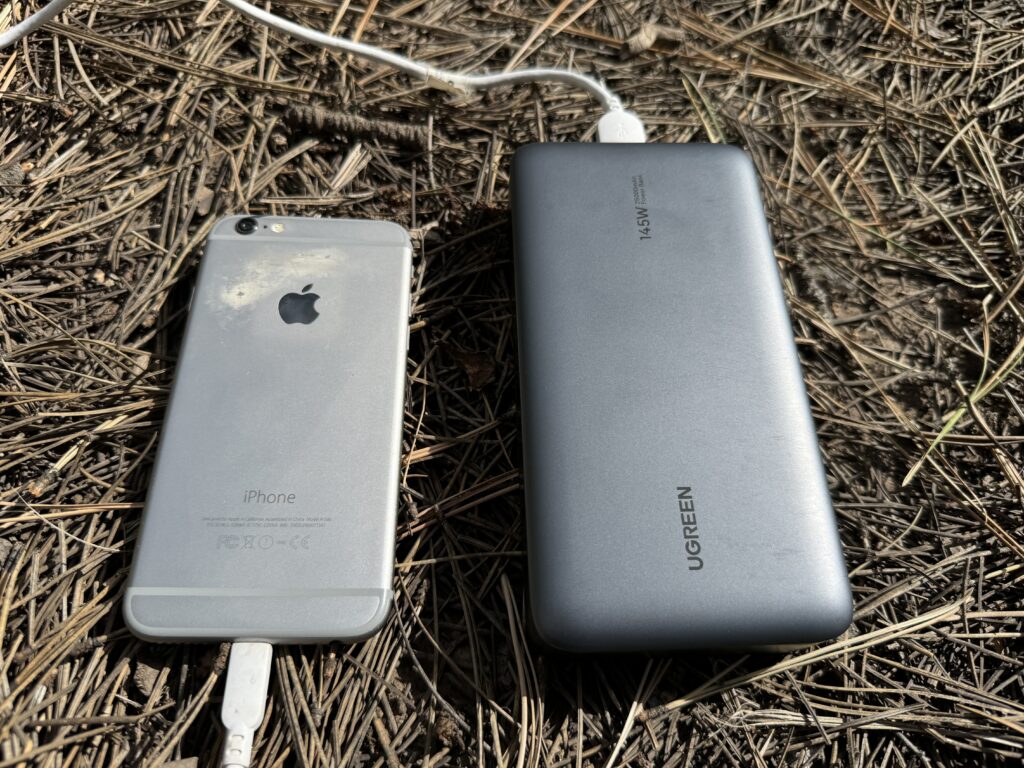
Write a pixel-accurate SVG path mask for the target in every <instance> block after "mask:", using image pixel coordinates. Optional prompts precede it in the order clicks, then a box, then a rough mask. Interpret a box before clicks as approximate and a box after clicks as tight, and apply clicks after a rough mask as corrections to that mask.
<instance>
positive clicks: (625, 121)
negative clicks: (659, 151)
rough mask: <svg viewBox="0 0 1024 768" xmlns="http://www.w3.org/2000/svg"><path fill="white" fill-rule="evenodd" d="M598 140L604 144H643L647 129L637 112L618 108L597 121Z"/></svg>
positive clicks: (645, 139)
mask: <svg viewBox="0 0 1024 768" xmlns="http://www.w3.org/2000/svg"><path fill="white" fill-rule="evenodd" d="M597 140H598V141H599V142H601V143H602V144H643V143H644V142H646V141H647V131H646V130H645V128H644V124H643V121H642V120H640V118H639V117H637V115H636V113H635V112H630V111H628V110H625V109H616V110H613V111H611V112H605V113H604V114H603V115H602V116H601V119H600V120H598V121H597Z"/></svg>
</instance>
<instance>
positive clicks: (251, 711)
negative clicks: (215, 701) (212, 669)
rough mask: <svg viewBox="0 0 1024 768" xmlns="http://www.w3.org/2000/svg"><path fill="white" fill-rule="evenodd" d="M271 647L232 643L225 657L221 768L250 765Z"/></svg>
mask: <svg viewBox="0 0 1024 768" xmlns="http://www.w3.org/2000/svg"><path fill="white" fill-rule="evenodd" d="M273 659H274V646H272V645H271V644H270V643H234V644H233V645H232V646H231V656H230V657H229V658H228V679H227V682H226V684H225V686H224V702H223V703H222V704H221V707H220V719H221V721H222V722H223V723H224V731H225V733H224V754H223V756H222V759H221V766H222V767H223V768H249V765H250V763H251V762H252V742H253V738H254V737H255V736H256V730H257V729H258V728H259V727H260V723H262V722H263V715H264V713H265V712H266V709H267V688H268V687H269V686H270V663H271V662H272V661H273Z"/></svg>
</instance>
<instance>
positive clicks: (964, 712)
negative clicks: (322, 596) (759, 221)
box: [0, 0, 1024, 768]
mask: <svg viewBox="0 0 1024 768" xmlns="http://www.w3.org/2000/svg"><path fill="white" fill-rule="evenodd" d="M14 5H15V6H17V7H18V9H19V11H18V12H19V14H20V13H21V10H20V9H21V8H22V7H23V6H24V3H23V2H21V1H20V0H16V2H15V3H14ZM283 5H284V4H283V3H276V4H275V6H283ZM9 8H10V4H9V3H5V4H3V5H2V6H0V24H3V23H4V21H3V19H4V18H5V14H7V13H9V10H8V9H9ZM283 10H284V11H285V12H286V13H287V15H289V16H292V17H295V18H301V19H304V20H305V21H307V22H308V23H309V24H310V25H312V26H316V27H319V28H328V27H332V26H333V27H334V28H336V29H339V30H345V31H347V32H349V33H359V34H362V35H363V37H364V38H365V39H367V40H372V41H381V42H384V43H386V44H387V45H388V46H389V47H392V48H395V49H397V50H402V51H407V52H412V53H415V54H416V55H417V56H419V57H422V58H426V59H430V60H431V61H434V62H437V63H444V64H446V65H448V66H451V67H454V68H462V69H467V70H469V69H484V68H490V69H500V68H502V67H504V66H506V65H507V64H508V63H510V62H518V63H521V64H534V63H544V64H550V65H556V64H557V65H563V66H568V65H572V66H574V67H576V68H578V69H580V70H581V71H585V72H590V71H596V72H601V73H603V74H604V76H605V77H606V78H607V80H608V81H609V82H610V83H611V85H612V86H613V87H615V88H616V89H617V90H618V91H619V93H620V94H621V95H622V96H623V97H624V98H625V100H626V101H627V103H629V104H631V105H632V106H634V108H635V109H636V110H637V111H639V112H640V113H641V114H642V115H643V116H644V117H645V119H646V120H647V122H648V125H649V127H650V128H651V129H652V132H653V134H654V138H655V139H656V140H658V141H707V140H712V141H729V142H738V143H741V144H743V145H744V146H745V147H746V148H748V149H749V150H750V152H751V153H752V155H753V157H754V158H755V161H756V163H757V165H758V167H759V169H760V171H761V174H762V176H763V180H764V193H765V198H766V201H767V205H768V210H769V215H770V217H771V224H772V229H773V232H774V235H775V237H776V241H777V245H778V249H777V250H778V256H779V261H780V266H781V269H782V272H783V275H784V279H785V284H786V289H787V293H788V295H789V298H790V302H791V306H792V310H793V319H794V324H795V328H796V331H797V335H798V337H799V341H800V349H801V354H802V357H803V362H804V365H805V370H806V374H807V382H808V385H809V388H810V392H811V397H812V400H813V405H814V413H815V416H816V419H817V423H818V427H819V433H820V436H821V443H822V448H823V450H824V453H825V456H826V459H827V466H828V471H829V477H830V480H831V484H832V490H833V496H834V499H835V503H836V508H837V512H838V515H839V522H840V526H841V528H842V535H843V540H844V543H845V546H846V554H847V560H848V563H849V567H850V571H851V578H852V582H853V586H854V590H855V596H856V601H857V611H856V622H855V625H854V627H853V629H851V631H850V632H849V633H848V634H847V635H846V636H844V637H843V638H841V639H840V640H838V641H837V642H834V643H830V644H826V645H823V646H822V647H819V648H816V649H813V650H807V651H801V652H797V653H792V654H790V655H788V656H784V657H770V656H753V655H751V656H738V655H730V654H724V653H723V654H719V653H699V654H686V655H679V656H673V657H659V658H651V659H648V658H643V657H630V658H584V659H573V658H563V657H558V656H553V655H551V654H548V653H545V652H544V650H543V649H542V648H540V647H538V646H537V645H536V644H534V643H533V642H532V641H530V640H529V639H527V638H526V637H525V636H524V630H523V625H524V620H525V619H524V600H523V595H524V575H525V567H526V561H525V555H524V552H523V547H524V537H523V517H522V495H521V490H520V489H521V482H522V479H521V471H520V458H519V417H518V411H517V403H518V397H517V380H516V349H515V333H514V322H513V318H514V304H513V294H512V287H511V286H512V270H511V265H510V245H509V237H510V235H509V227H508V213H507V181H508V157H509V153H510V152H511V151H512V150H513V149H514V148H515V147H516V146H517V145H519V144H521V143H523V142H526V141H529V140H535V139H538V138H543V139H548V140H576V139H585V138H588V137H589V131H590V126H591V125H592V122H593V118H594V114H595V111H594V105H593V104H592V103H591V102H589V101H588V99H587V98H586V97H584V96H581V95H580V94H578V93H574V92H569V91H566V90H564V89H560V88H543V89H535V88H529V87H524V88H519V89H516V90H514V91H502V92H499V93H495V94H491V95H488V96H484V97H481V98H472V99H467V98H455V99H454V100H452V98H451V97H448V96H446V95H444V94H438V93H437V92H431V91H427V90H425V89H424V88H423V87H422V86H421V85H420V84H418V83H413V82H410V81H409V80H408V79H406V78H404V77H402V76H398V75H395V74H393V73H390V72H387V71H382V70H380V69H379V68H377V67H372V66H366V65H364V64H363V63H362V62H360V61H355V60H349V59H347V58H346V57H344V56H335V55H329V54H326V53H323V52H320V51H317V50H311V49H310V48H308V47H306V46H303V45H297V44H294V43H292V42H291V41H288V40H284V39H282V38H280V37H279V36H277V35H272V34H267V33H266V32H265V31H263V30H256V29H253V28H252V27H251V26H250V25H249V24H248V23H246V22H243V21H240V20H239V18H238V17H236V16H234V15H232V14H230V13H228V12H226V11H225V10H224V9H222V8H221V7H219V6H218V5H217V4H216V3H214V2H212V0H211V1H210V2H206V3H203V2H201V1H200V0H160V1H159V2H150V3H145V4H142V3H131V2H127V1H126V0H111V1H110V2H104V3H98V2H91V3H90V2H89V0H82V2H80V3H79V4H78V5H77V6H75V7H74V10H73V12H72V13H70V14H66V15H65V16H64V18H63V19H62V21H61V22H60V23H54V24H51V25H50V26H49V27H48V29H47V31H46V32H44V33H42V34H39V35H37V36H35V37H34V38H33V39H32V40H31V41H30V42H28V43H27V44H24V45H21V46H19V48H18V49H17V50H16V51H15V52H14V53H13V54H12V53H4V54H0V166H3V168H2V169H0V177H2V178H0V185H2V186H0V313H2V325H0V334H2V336H0V343H2V368H0V389H2V390H3V398H4V400H3V410H2V414H3V420H2V424H0V484H2V488H3V490H2V493H0V505H2V506H0V527H2V531H3V538H2V539H0V563H2V564H3V565H2V569H3V570H2V575H0V638H2V646H0V766H9V765H18V764H32V763H35V764H39V765H43V766H54V767H56V766H104V767H105V766H114V765H142V764H147V765H153V764H161V763H164V764H169V763H171V762H173V761H177V762H174V764H175V765H177V766H179V767H183V766H194V765H213V762H212V760H211V756H212V755H213V754H214V753H215V750H216V747H217V745H218V740H219V731H218V728H217V727H215V725H214V723H215V721H216V708H217V703H218V695H219V689H218V686H219V684H220V682H221V678H222V677H223V662H224V650H223V649H218V648H217V647H215V646H201V645H197V646H186V645H168V646H153V645H146V644H143V643H140V642H139V641H137V640H135V639H133V638H132V637H131V636H130V635H129V634H128V633H127V631H126V630H125V627H124V624H123V622H122V619H121V615H120V610H119V602H118V601H119V596H120V592H121V589H122V587H123V584H124V577H125V573H126V569H127V566H128V563H129V561H130V557H131V552H132V544H133V540H134V537H135V534H136V531H137V527H138V522H139V509H140V506H141V503H142V501H143V499H144V497H145V492H146V481H147V475H148V472H149V468H150V464H151V462H152V458H153V452H154V445H155V444H156V441H157V437H158V433H159V427H160V421H161V418H162V416H163V412H164V410H163V409H164V404H165V402H166V396H167V386H168V383H169V381H170V379H171V374H172V371H173V367H174V360H175V351H176V348H177V344H178V340H179V339H180V336H181V330H182V319H183V311H184V304H185V300H186V298H187V295H188V291H189V288H190V284H191V282H192V280H193V278H194V274H195V267H196V263H197V261H198V259H199V251H200V244H201V243H202V241H203V238H204V236H205V235H206V233H207V232H208V231H209V228H210V226H211V224H212V222H213V221H214V220H215V219H216V218H217V217H218V216H220V215H222V214H224V213H227V212H236V211H243V210H249V211H256V212H271V211H272V212H275V213H285V214H316V215H324V216H328V215H330V216H370V217H381V218H388V219H393V220H395V221H398V222H400V223H402V224H405V225H406V226H408V227H410V228H411V229H413V230H414V231H416V232H417V233H418V234H419V236H420V237H419V241H420V243H421V247H419V249H418V253H417V257H416V291H415V310H414V318H413V319H414V325H413V331H412V348H411V353H410V363H409V375H410V380H411V394H410V397H409V402H408V409H407V413H406V430H405V434H406V468H405V471H404V473H403V487H402V509H401V524H400V525H401V528H400V544H399V552H398V558H399V568H398V572H397V577H396V586H397V592H398V597H397V605H396V610H395V611H394V613H393V615H392V617H391V619H390V621H389V623H388V624H387V627H386V629H385V630H384V631H383V632H382V633H381V634H380V635H378V636H377V637H375V638H373V639H371V640H369V641H367V642H365V643H362V644H360V645H357V646H353V647H345V646H341V645H332V646H324V647H319V648H313V647H301V648H300V647H296V648H287V649H282V650H281V651H280V653H279V654H278V656H277V661H276V666H277V674H276V682H275V684H274V686H273V689H272V699H271V704H270V709H269V714H268V716H267V718H266V721H265V723H264V725H263V728H262V730H261V732H260V734H259V737H258V752H257V754H258V764H259V766H261V767H269V766H285V765H301V766H334V765H363V766H374V767H375V768H376V767H377V766H388V768H394V766H399V765H414V764H415V765H429V766H440V765H484V764H486V765H497V766H523V765H543V766H551V767H554V766H600V765H606V764H609V763H615V764H621V765H632V766H638V767H639V766H654V765H666V766H681V765H694V766H698V765H722V766H744V767H745V766H781V765H794V766H796V765H799V766H803V765H850V766H954V765H977V764H982V763H990V762H991V763H1005V764H1016V763H1017V761H1018V760H1019V759H1020V758H1021V756H1022V755H1024V706H1022V702H1021V699H1022V659H1021V654H1020V651H1021V647H1022V644H1021V617H1022V615H1024V612H1022V610H1021V597H1022V595H1024V590H1022V588H1021V585H1022V579H1024V561H1022V558H1021V555H1022V552H1024V550H1022V543H1021V527H1022V510H1021V503H1022V491H1024V485H1022V481H1021V475H1020V471H1021V470H1020V458H1021V441H1022V440H1024V436H1022V432H1024V428H1022V420H1024V410H1022V405H1021V398H1022V396H1024V387H1022V380H1021V377H1020V375H1019V374H1018V372H1017V370H1016V366H1017V363H1018V362H1019V359H1020V356H1021V351H1022V348H1021V346H1020V345H1019V344H1018V339H1020V338H1021V326H1022V317H1024V314H1022V312H1024V306H1022V303H1021V295H1020V290H1019V289H1020V287H1021V285H1022V284H1024V269H1022V253H1021V240H1022V222H1021V211H1022V207H1021V201H1022V194H1024V192H1022V190H1024V186H1022V181H1024V178H1022V173H1024V151H1022V146H1021V144H1022V142H1024V120H1022V117H1021V109H1022V101H1024V67H1022V65H1021V62H1022V61H1024V7H1022V6H1021V5H1020V3H1019V2H1014V1H1011V0H976V1H975V2H972V3H966V4H964V5H963V6H960V5H957V4H954V3H944V2H931V3H923V2H914V3H911V2H903V3H882V2H880V0H849V2H845V3H844V2H842V1H841V0H840V1H839V2H827V1H826V2H815V1H814V0H780V1H779V2H762V3H749V2H741V1H740V0H728V1H727V0H723V1H721V2H710V1H707V0H702V1H699V2H695V3H689V2H676V3H669V4H665V5H661V6H657V5H655V4H653V3H649V2H637V1H636V0H623V2H620V3H617V4H598V3H595V2H593V0H590V2H581V1H577V2H566V3H561V4H559V5H558V6H557V8H556V7H555V6H554V5H550V6H549V5H542V4H539V3H535V2H530V3H525V4H518V3H511V2H507V1H506V0H494V1H493V2H488V3H480V2H468V1H466V0H456V1H455V2H451V3H443V2H424V1H422V0H413V1H412V2H408V3H400V2H383V3H377V2H376V1H375V0H373V1H371V2H369V4H368V5H366V6H363V5H359V4H349V3H348V2H334V0H331V1H330V2H329V1H328V0H301V1H299V2H291V3H288V7H287V8H286V9H283ZM524 41H528V42H527V43H525V44H524ZM296 104H299V105H318V106H321V107H324V108H327V109H332V110H335V111H339V112H343V113H346V117H343V118H341V122H339V123H337V124H335V125H333V126H332V125H328V124H325V125H321V126H320V127H316V126H315V125H313V124H312V123H311V122H310V120H309V119H308V115H305V116H303V114H302V113H301V111H299V112H296V111H295V110H292V111H289V106H294V105H296ZM352 118H356V119H354V120H353V119H352ZM359 118H365V120H360V119H359ZM381 121H389V122H392V123H397V124H398V126H397V129H396V127H395V126H390V127H389V126H387V125H382V124H381ZM23 172H24V173H23ZM958 409H959V412H960V413H961V414H962V415H961V416H960V417H959V418H956V419H954V418H953V416H955V415H956V414H957V413H958ZM944 424H947V425H949V428H948V429H947V432H946V434H944V435H943V439H942V440H941V443H940V444H939V445H938V446H937V447H936V448H935V450H934V451H933V452H931V453H930V454H929V456H928V459H927V460H926V461H925V462H924V463H923V464H922V465H921V467H920V469H919V471H917V472H916V474H915V475H914V476H913V477H912V478H911V479H910V480H909V482H908V483H907V484H906V485H905V486H903V485H901V483H902V482H903V480H904V478H905V476H906V475H907V473H908V471H910V470H911V468H912V467H914V465H915V463H916V462H918V460H919V459H920V458H921V457H922V456H923V455H924V454H925V451H926V450H927V449H928V447H929V445H931V444H932V443H934V442H935V441H936V440H937V438H938V436H939V434H940V431H941V430H942V429H943V426H944Z"/></svg>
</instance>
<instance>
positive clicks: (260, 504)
mask: <svg viewBox="0 0 1024 768" xmlns="http://www.w3.org/2000/svg"><path fill="white" fill-rule="evenodd" d="M410 271H411V248H410V244H409V238H408V235H407V233H406V232H405V230H404V229H402V228H401V227H399V226H398V225H396V224H391V223H387V222H379V221H346V220H331V219H304V218H289V217H274V216H260V217H249V216H241V217H231V218H227V219H224V220H222V221H220V222H218V223H217V225H216V226H215V228H214V229H213V232H212V233H211V235H210V237H209V240H208V243H207V246H206V253H205V256H204V258H203V262H202V266H201V268H200V273H199V279H198V282H197V284H196V288H195V292H194V294H193V297H192V303H191V308H190V314H189V320H188V326H187V330H186V333H185V340H184V344H183V347H182V352H181V356H180V358H179V361H178V366H177V371H176V376H175V383H174V387H173V390H172V394H171V400H170V405H169V408H168V411H167V415H166V419H165V422H164V427H163V433H162V435H161V441H160V448H159V451H158V453H157V460H156V466H155V468H154V471H153V476H152V482H151V484H150V490H149V497H148V499H147V502H146V509H145V513H144V516H143V522H142V529H141V533H140V535H139V540H138V546H137V549H136V552H135V560H134V564H133V568H132V573H131V576H130V579H129V584H128V588H127V592H126V593H125V599H124V612H125V617H126V620H127V622H128V625H129V627H130V628H131V629H132V631H133V632H135V633H136V634H137V635H139V636H140V637H142V638H145V639H150V640H200V639H221V640H265V641H271V642H289V643H295V642H320V641H328V640H345V641H352V640H357V639H360V638H363V637H367V636H368V635H370V634H372V633H373V632H375V631H376V630H377V629H378V628H379V627H380V626H381V625H382V624H383V622H384V620H385V619H386V617H387V614H388V611H389V609H390V605H391V600H392V592H391V580H392V575H393V568H394V541H395V519H396V514H397V504H398V472H399V462H400V456H401V427H402V413H403V400H404V392H405V362H406V349H407V343H408V308H409V281H410Z"/></svg>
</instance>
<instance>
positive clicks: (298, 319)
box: [277, 283, 320, 325]
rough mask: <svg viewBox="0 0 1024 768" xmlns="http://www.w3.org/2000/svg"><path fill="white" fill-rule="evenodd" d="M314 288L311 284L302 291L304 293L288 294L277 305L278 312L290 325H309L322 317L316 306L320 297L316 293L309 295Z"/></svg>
mask: <svg viewBox="0 0 1024 768" xmlns="http://www.w3.org/2000/svg"><path fill="white" fill-rule="evenodd" d="M312 287H313V284H312V283H310V284H309V285H307V286H306V287H305V288H303V289H302V293H286V294H285V295H284V296H282V297H281V300H280V301H279V302H278V303H277V311H278V312H280V313H281V319H282V320H284V321H285V322H286V323H288V324H291V323H302V324H303V325H309V324H310V323H312V322H313V321H314V320H316V319H317V318H318V317H320V313H319V312H317V311H316V307H315V306H314V305H315V304H316V302H317V299H319V298H320V297H319V296H317V295H316V294H315V293H309V289H310V288H312Z"/></svg>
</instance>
